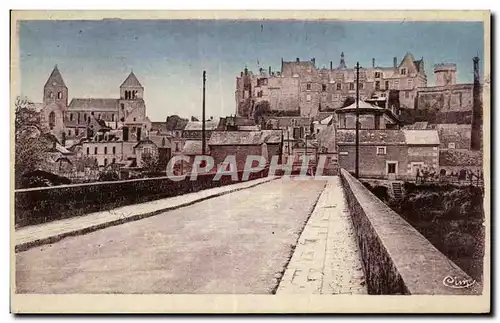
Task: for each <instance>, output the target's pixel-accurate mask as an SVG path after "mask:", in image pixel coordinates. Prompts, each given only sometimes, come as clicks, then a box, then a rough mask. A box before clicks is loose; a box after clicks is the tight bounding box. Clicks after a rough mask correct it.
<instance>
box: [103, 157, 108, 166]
mask: <svg viewBox="0 0 500 323" xmlns="http://www.w3.org/2000/svg"><path fill="white" fill-rule="evenodd" d="M107 165H108V159H107V158H104V166H107Z"/></svg>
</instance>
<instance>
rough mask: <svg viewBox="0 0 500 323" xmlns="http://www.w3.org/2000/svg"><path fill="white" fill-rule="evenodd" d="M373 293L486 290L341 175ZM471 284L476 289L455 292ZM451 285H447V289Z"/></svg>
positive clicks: (349, 177)
mask: <svg viewBox="0 0 500 323" xmlns="http://www.w3.org/2000/svg"><path fill="white" fill-rule="evenodd" d="M341 177H342V183H343V186H344V190H345V193H346V197H347V202H348V205H349V209H350V212H351V216H352V220H353V223H354V227H355V230H356V235H357V239H358V244H359V247H360V250H361V257H362V260H363V267H364V271H365V275H366V281H367V284H368V292H369V293H370V294H425V295H436V294H437V295H439V294H454V295H464V294H465V295H467V294H480V293H481V292H482V286H481V285H479V284H478V283H477V282H474V281H473V280H472V279H471V278H470V277H469V276H468V275H467V274H466V273H465V272H464V271H463V270H462V269H460V268H459V267H458V266H457V265H456V264H454V263H453V262H452V261H451V260H450V259H448V258H447V257H446V256H445V255H443V254H442V253H441V252H439V251H438V250H437V249H436V248H435V247H434V246H433V245H432V244H431V243H430V242H429V241H428V240H427V239H425V237H424V236H423V235H421V234H420V233H419V232H418V231H417V230H416V229H415V228H413V227H412V226H411V225H410V224H409V223H408V222H406V221H405V220H404V219H403V218H401V217H400V216H399V215H398V214H397V213H395V212H394V211H392V210H391V209H390V208H389V207H388V206H386V205H385V204H384V203H383V202H382V201H380V200H379V199H378V198H377V197H376V196H375V195H373V194H372V193H371V192H370V191H369V190H368V189H367V188H366V187H364V185H363V184H361V183H360V182H359V181H358V180H357V179H355V178H354V177H353V176H352V175H350V174H349V173H348V172H347V171H346V170H344V169H342V170H341ZM450 278H451V279H452V280H453V281H454V283H458V282H464V281H466V282H469V283H471V286H470V287H465V288H452V287H450V282H451V281H450ZM445 282H446V284H445Z"/></svg>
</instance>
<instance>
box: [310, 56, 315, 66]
mask: <svg viewBox="0 0 500 323" xmlns="http://www.w3.org/2000/svg"><path fill="white" fill-rule="evenodd" d="M311 62H312V63H313V65H316V58H314V57H313V58H311Z"/></svg>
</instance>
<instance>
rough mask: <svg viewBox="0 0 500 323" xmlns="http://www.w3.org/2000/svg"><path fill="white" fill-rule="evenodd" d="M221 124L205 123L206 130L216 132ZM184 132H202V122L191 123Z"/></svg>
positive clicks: (214, 122) (215, 122)
mask: <svg viewBox="0 0 500 323" xmlns="http://www.w3.org/2000/svg"><path fill="white" fill-rule="evenodd" d="M218 125H219V123H218V122H217V121H205V130H207V131H208V130H215V129H216V128H217V126H218ZM184 130H200V131H201V130H202V122H201V121H189V122H188V123H187V125H186V127H184Z"/></svg>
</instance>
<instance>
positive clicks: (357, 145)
mask: <svg viewBox="0 0 500 323" xmlns="http://www.w3.org/2000/svg"><path fill="white" fill-rule="evenodd" d="M359 68H360V67H359V62H357V63H356V170H355V176H356V178H359Z"/></svg>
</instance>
